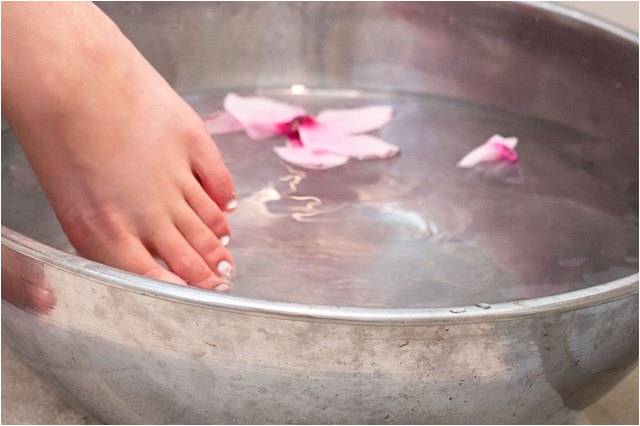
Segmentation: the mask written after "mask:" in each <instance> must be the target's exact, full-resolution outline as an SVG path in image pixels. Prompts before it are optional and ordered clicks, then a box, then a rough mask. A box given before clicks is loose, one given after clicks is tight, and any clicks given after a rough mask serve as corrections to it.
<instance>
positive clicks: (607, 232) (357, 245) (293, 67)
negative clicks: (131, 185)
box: [2, 2, 638, 423]
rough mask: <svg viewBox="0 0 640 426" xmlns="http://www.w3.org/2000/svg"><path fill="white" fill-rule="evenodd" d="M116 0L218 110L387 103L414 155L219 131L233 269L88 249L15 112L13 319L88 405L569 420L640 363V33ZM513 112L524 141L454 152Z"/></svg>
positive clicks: (392, 134) (136, 419)
mask: <svg viewBox="0 0 640 426" xmlns="http://www.w3.org/2000/svg"><path fill="white" fill-rule="evenodd" d="M100 7H102V8H103V9H104V10H105V11H106V12H107V13H108V14H109V15H110V16H111V17H112V18H113V19H114V20H115V21H116V22H117V23H118V25H119V26H120V27H121V28H122V30H123V31H124V32H125V33H126V34H127V36H129V37H130V38H131V40H132V41H133V42H134V43H135V44H136V45H137V46H138V47H139V48H140V50H141V51H142V52H143V54H145V56H146V57H147V58H148V59H149V60H150V61H151V62H152V63H153V64H154V66H156V67H157V68H158V70H159V71H160V72H161V73H162V74H163V75H164V76H165V77H166V78H167V80H168V81H169V82H170V83H171V84H172V85H173V86H174V87H176V89H177V90H179V91H181V92H182V93H184V94H185V97H186V99H188V100H189V101H190V102H191V104H192V105H193V106H194V108H196V110H197V111H199V112H200V113H202V114H205V113H207V112H210V111H211V110H213V109H215V108H218V107H219V106H220V100H221V96H222V95H224V93H226V92H227V91H230V90H235V91H241V92H247V93H261V94H265V95H269V96H272V97H275V98H279V99H285V100H287V101H292V102H297V103H300V104H304V105H305V106H306V107H308V108H309V109H310V110H314V111H315V110H318V109H321V108H325V107H329V106H336V105H362V104H370V103H389V104H392V105H393V106H394V107H395V108H396V111H397V116H396V118H394V121H393V122H392V123H391V124H390V125H389V126H388V127H387V128H385V129H384V130H382V136H383V137H384V138H385V139H387V140H390V141H392V142H395V143H398V144H399V145H400V147H401V149H402V155H401V156H400V157H399V158H397V159H395V160H391V161H380V162H351V163H349V164H348V165H347V166H345V167H342V168H338V169H334V170H331V171H325V172H306V173H302V172H301V171H299V170H295V169H291V168H290V167H287V166H285V165H284V164H282V163H280V162H278V161H277V159H275V158H274V157H273V156H272V155H270V150H271V146H272V145H273V144H277V143H279V142H278V141H276V140H274V141H269V142H266V143H265V144H264V145H256V143H255V142H251V141H247V140H245V139H243V137H242V136H233V137H227V138H225V137H221V138H219V139H217V142H218V144H219V145H220V147H221V149H222V151H223V153H224V155H225V158H227V161H228V163H229V167H230V169H231V170H232V172H233V174H234V178H235V180H236V184H237V186H238V189H239V195H240V206H239V209H238V211H237V212H236V213H234V215H232V216H231V221H232V226H233V229H234V231H235V234H234V242H233V246H232V248H233V251H234V253H235V255H236V259H237V261H238V275H237V276H236V277H234V280H235V284H236V288H235V290H234V293H233V294H231V295H220V294H214V293H212V292H207V291H202V290H199V289H195V288H183V287H178V286H174V285H171V284H168V283H163V282H159V281H154V280H150V279H147V278H144V277H141V276H137V275H133V274H130V273H127V272H124V271H120V270H116V269H113V268H110V267H107V266H104V265H101V264H97V263H95V262H92V261H89V260H86V259H83V258H80V257H78V256H76V255H75V254H74V253H73V250H72V249H71V247H70V246H69V243H68V242H67V240H66V238H65V237H64V235H63V234H62V232H61V230H60V228H59V226H58V225H57V222H56V221H55V216H54V214H53V213H52V211H51V209H50V207H49V205H48V203H47V201H46V199H45V198H44V196H43V194H42V191H41V190H40V189H39V187H38V185H37V183H36V181H35V178H34V177H33V174H32V173H31V171H30V169H29V167H28V165H27V163H26V161H25V159H24V157H23V156H22V153H21V151H20V148H19V146H18V144H17V143H16V142H15V140H14V137H13V136H12V134H11V132H10V131H9V130H5V131H3V133H2V139H3V142H2V201H3V202H2V223H3V227H2V336H3V341H4V343H5V344H7V345H9V346H10V347H11V348H13V349H14V350H15V351H16V352H17V353H18V354H19V355H20V356H21V358H22V359H23V360H24V361H25V362H27V363H28V364H29V365H31V366H32V367H33V368H34V369H36V370H37V371H39V372H40V373H41V374H42V375H43V376H44V377H45V378H47V379H48V380H49V381H50V382H51V383H53V384H55V385H57V386H58V387H60V388H62V389H63V390H64V392H65V393H66V394H67V395H68V397H69V398H70V399H72V400H75V401H76V402H78V403H79V404H82V405H83V406H85V407H86V408H87V409H88V410H89V411H90V412H92V413H93V414H95V415H96V416H97V417H98V418H100V419H102V420H103V421H105V422H110V423H123V422H124V423H543V422H558V421H564V420H563V419H566V417H565V416H567V415H568V413H571V412H573V411H576V410H581V409H583V408H585V407H587V406H588V405H589V404H591V403H592V402H593V401H595V400H596V399H597V398H598V397H600V396H601V395H603V394H604V393H605V392H606V391H607V390H609V389H610V388H611V387H612V386H613V385H614V384H615V383H616V382H617V381H618V380H620V379H621V378H622V377H623V376H624V375H625V374H626V373H628V372H629V371H630V369H631V368H632V367H633V366H634V365H635V363H636V361H637V357H638V352H637V351H638V321H637V319H638V274H637V270H638V266H637V262H638V246H637V239H638V102H637V97H636V95H637V93H638V40H637V37H636V36H635V35H632V34H629V33H627V32H625V31H623V30H620V29H618V28H615V27H612V26H610V25H608V24H605V23H603V22H600V21H596V20H594V19H591V18H589V17H585V16H583V15H580V14H577V13H575V12H570V11H567V10H565V9H562V8H560V7H558V6H551V5H540V4H533V5H532V4H517V3H472V4H461V3H395V2H394V3H324V2H323V3H255V4H254V3H183V2H180V3H135V2H133V3H131V2H130V3H118V4H112V3H102V4H100ZM294 84H295V85H296V86H294V88H295V90H292V89H291V86H292V85H294ZM303 86H304V87H303ZM301 87H303V90H300V89H301ZM497 131H503V132H507V133H510V134H511V133H513V134H515V136H519V137H520V139H521V144H520V148H519V149H520V150H521V151H520V153H521V162H520V164H519V165H518V166H517V167H511V168H509V167H507V168H505V167H499V166H498V167H495V166H488V167H481V168H479V169H477V170H474V171H462V170H460V169H457V168H455V162H456V161H457V159H459V158H460V157H461V156H462V155H463V154H464V153H466V151H468V150H469V149H470V148H471V147H473V146H475V145H477V144H479V143H481V142H483V141H484V139H486V137H488V136H490V135H491V134H492V133H493V132H497ZM510 134H509V135H510ZM292 182H294V183H293V184H292ZM292 185H293V187H292ZM291 191H293V192H291ZM294 192H295V194H297V195H296V197H292V196H291V194H293V193H294ZM301 197H307V198H308V197H314V199H317V200H320V201H322V202H323V206H324V207H326V208H327V209H326V210H321V211H316V210H313V211H309V210H308V209H309V208H310V207H309V205H308V204H305V203H303V204H301V205H300V204H296V203H294V201H295V202H299V201H300V199H301ZM314 206H316V207H317V204H314V205H313V206H311V207H313V208H315V207H314ZM305 209H306V210H305ZM296 213H298V215H297V216H296ZM300 213H301V214H302V216H301V215H300ZM310 213H312V214H311V215H310ZM309 217H312V218H314V220H306V218H309ZM302 219H305V220H302Z"/></svg>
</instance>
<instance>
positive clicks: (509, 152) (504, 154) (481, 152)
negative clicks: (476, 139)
mask: <svg viewBox="0 0 640 426" xmlns="http://www.w3.org/2000/svg"><path fill="white" fill-rule="evenodd" d="M517 144H518V138H514V137H511V138H503V137H502V136H500V135H493V136H491V137H490V138H489V140H488V141H486V142H485V143H484V144H482V145H480V146H479V147H477V148H475V149H473V150H472V151H471V152H469V153H468V154H467V155H465V156H464V157H463V158H462V160H460V161H459V162H458V167H466V168H468V167H474V166H475V165H477V164H478V163H482V162H485V161H509V162H511V163H515V162H516V161H518V153H517V152H516V151H515V147H516V145H517Z"/></svg>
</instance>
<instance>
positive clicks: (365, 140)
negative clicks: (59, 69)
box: [298, 122, 399, 159]
mask: <svg viewBox="0 0 640 426" xmlns="http://www.w3.org/2000/svg"><path fill="white" fill-rule="evenodd" d="M298 132H299V133H300V140H301V141H302V144H303V145H304V146H305V147H306V148H309V149H311V150H312V151H326V152H331V153H334V154H340V155H345V156H348V157H352V158H358V159H365V158H366V159H372V158H389V157H393V156H394V155H396V154H397V153H398V152H399V148H398V147H397V146H395V145H392V144H390V143H387V142H385V141H383V140H382V139H380V138H377V137H375V136H371V135H344V134H340V133H336V132H334V131H333V129H330V128H328V127H327V126H325V125H323V124H321V123H318V122H317V123H313V124H310V125H303V126H300V129H299V130H298Z"/></svg>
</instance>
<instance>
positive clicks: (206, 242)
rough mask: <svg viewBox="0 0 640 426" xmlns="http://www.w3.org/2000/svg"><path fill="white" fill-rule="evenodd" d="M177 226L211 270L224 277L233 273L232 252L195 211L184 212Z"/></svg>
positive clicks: (177, 221)
mask: <svg viewBox="0 0 640 426" xmlns="http://www.w3.org/2000/svg"><path fill="white" fill-rule="evenodd" d="M176 226H177V228H178V230H179V231H180V233H181V234H182V235H183V236H184V238H185V239H186V240H187V242H188V243H189V244H190V245H191V247H192V248H193V249H194V250H195V251H196V252H197V253H198V254H199V255H200V257H201V258H202V259H203V260H204V261H205V263H206V264H207V266H208V267H209V269H210V270H211V271H213V272H214V273H215V274H216V275H218V276H219V277H223V278H224V277H226V276H227V275H229V274H230V273H231V269H232V265H233V257H232V256H231V253H229V251H228V250H227V249H226V248H225V247H224V244H223V242H222V241H220V239H219V238H218V237H216V235H215V234H214V233H213V232H212V231H211V230H210V229H209V228H207V227H206V226H205V225H204V223H202V221H200V219H199V218H198V217H197V216H196V214H195V213H194V212H183V213H182V214H181V215H180V217H179V219H178V220H176Z"/></svg>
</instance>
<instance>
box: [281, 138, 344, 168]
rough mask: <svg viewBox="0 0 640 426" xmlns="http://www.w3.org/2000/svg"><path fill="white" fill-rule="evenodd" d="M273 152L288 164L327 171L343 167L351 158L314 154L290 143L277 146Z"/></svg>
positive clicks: (320, 153)
mask: <svg viewBox="0 0 640 426" xmlns="http://www.w3.org/2000/svg"><path fill="white" fill-rule="evenodd" d="M273 150H274V151H275V153H276V154H278V156H279V157H280V158H282V159H283V160H284V161H286V162H287V163H290V164H293V165H295V166H298V167H303V168H305V169H315V170H326V169H330V168H333V167H337V166H341V165H343V164H344V163H346V162H347V161H349V157H347V156H344V155H339V154H332V153H328V152H314V151H311V150H310V149H308V148H305V147H300V146H293V145H291V144H289V143H287V145H285V146H276V147H274V148H273Z"/></svg>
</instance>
